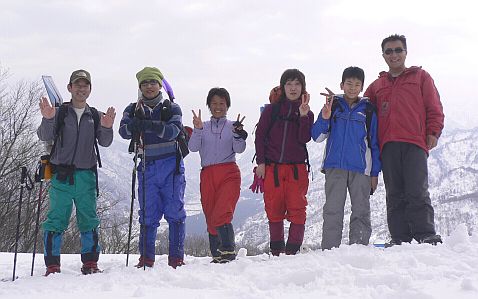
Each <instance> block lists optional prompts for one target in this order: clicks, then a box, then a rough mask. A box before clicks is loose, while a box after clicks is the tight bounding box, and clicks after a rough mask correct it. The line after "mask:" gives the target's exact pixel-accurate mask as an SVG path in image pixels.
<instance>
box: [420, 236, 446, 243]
mask: <svg viewBox="0 0 478 299" xmlns="http://www.w3.org/2000/svg"><path fill="white" fill-rule="evenodd" d="M419 243H420V244H421V243H427V244H432V245H437V244H438V243H443V242H442V240H441V236H440V235H431V236H428V237H424V238H422V239H420V242H419Z"/></svg>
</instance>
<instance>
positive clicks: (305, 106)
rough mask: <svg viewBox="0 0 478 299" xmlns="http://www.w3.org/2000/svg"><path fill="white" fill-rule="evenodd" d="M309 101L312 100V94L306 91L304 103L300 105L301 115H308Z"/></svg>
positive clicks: (303, 96) (303, 97)
mask: <svg viewBox="0 0 478 299" xmlns="http://www.w3.org/2000/svg"><path fill="white" fill-rule="evenodd" d="M309 101H310V94H308V93H304V94H303V95H302V103H301V104H300V106H299V113H300V116H307V113H309V111H310V106H309Z"/></svg>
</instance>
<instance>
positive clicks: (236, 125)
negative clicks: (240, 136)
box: [232, 114, 246, 133]
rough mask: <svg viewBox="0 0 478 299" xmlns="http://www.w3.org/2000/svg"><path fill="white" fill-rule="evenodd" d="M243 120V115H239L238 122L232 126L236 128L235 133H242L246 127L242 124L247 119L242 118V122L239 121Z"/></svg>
mask: <svg viewBox="0 0 478 299" xmlns="http://www.w3.org/2000/svg"><path fill="white" fill-rule="evenodd" d="M240 118H241V114H238V115H237V120H236V121H235V122H234V123H233V124H232V126H233V127H234V132H236V133H237V132H238V131H242V130H243V129H244V125H243V124H242V122H243V121H244V119H245V118H246V117H245V116H243V117H242V119H241V120H239V119H240Z"/></svg>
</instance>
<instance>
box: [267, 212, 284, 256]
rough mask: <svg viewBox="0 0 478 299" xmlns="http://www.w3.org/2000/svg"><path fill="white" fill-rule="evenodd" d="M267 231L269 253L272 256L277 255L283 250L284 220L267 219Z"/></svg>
mask: <svg viewBox="0 0 478 299" xmlns="http://www.w3.org/2000/svg"><path fill="white" fill-rule="evenodd" d="M269 233H270V244H269V245H270V249H271V254H272V255H273V256H279V255H280V254H281V253H284V252H285V242H284V221H280V222H270V221H269Z"/></svg>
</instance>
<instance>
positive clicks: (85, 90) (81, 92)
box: [67, 79, 91, 102]
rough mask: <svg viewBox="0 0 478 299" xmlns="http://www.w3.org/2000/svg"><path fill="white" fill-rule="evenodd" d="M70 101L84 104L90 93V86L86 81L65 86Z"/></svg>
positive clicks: (78, 81)
mask: <svg viewBox="0 0 478 299" xmlns="http://www.w3.org/2000/svg"><path fill="white" fill-rule="evenodd" d="M67 88H68V91H69V92H70V93H71V99H72V100H73V101H75V102H86V99H87V98H88V97H89V96H90V93H91V84H90V82H88V81H87V80H86V79H78V80H76V81H75V82H74V83H71V84H68V85H67Z"/></svg>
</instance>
